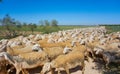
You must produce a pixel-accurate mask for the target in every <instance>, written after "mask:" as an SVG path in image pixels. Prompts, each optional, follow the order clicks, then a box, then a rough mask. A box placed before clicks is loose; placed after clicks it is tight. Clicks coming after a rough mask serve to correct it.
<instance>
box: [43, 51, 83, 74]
mask: <svg viewBox="0 0 120 74" xmlns="http://www.w3.org/2000/svg"><path fill="white" fill-rule="evenodd" d="M84 60H85V57H84V53H81V52H79V51H73V52H70V53H68V54H66V55H60V56H58V57H57V58H56V59H55V60H53V61H52V62H47V64H44V66H43V69H42V71H41V73H42V74H44V73H46V72H47V71H50V69H52V68H56V69H57V70H58V74H60V68H63V69H64V70H65V71H66V72H67V74H70V73H69V69H70V68H75V67H76V66H82V67H83V69H82V74H84V67H85V64H84Z"/></svg>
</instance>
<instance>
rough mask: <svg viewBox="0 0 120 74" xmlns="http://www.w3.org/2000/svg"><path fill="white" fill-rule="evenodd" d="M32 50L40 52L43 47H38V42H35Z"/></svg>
mask: <svg viewBox="0 0 120 74" xmlns="http://www.w3.org/2000/svg"><path fill="white" fill-rule="evenodd" d="M32 51H39V52H41V51H43V48H42V47H40V45H39V44H35V45H33V47H32Z"/></svg>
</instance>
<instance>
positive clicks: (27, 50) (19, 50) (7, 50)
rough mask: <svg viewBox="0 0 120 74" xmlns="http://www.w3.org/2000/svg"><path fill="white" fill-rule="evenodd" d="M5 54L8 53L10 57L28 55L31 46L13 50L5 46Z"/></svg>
mask: <svg viewBox="0 0 120 74" xmlns="http://www.w3.org/2000/svg"><path fill="white" fill-rule="evenodd" d="M6 52H7V53H9V54H10V55H19V54H21V53H29V52H32V46H26V47H14V48H11V47H10V46H7V48H6Z"/></svg>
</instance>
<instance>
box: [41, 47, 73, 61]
mask: <svg viewBox="0 0 120 74" xmlns="http://www.w3.org/2000/svg"><path fill="white" fill-rule="evenodd" d="M71 50H72V49H70V48H68V47H65V48H62V47H51V48H43V51H44V52H46V53H47V54H48V57H49V59H50V60H53V59H55V58H57V57H58V56H59V55H62V54H66V53H69V52H70V51H71Z"/></svg>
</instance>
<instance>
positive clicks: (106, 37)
mask: <svg viewBox="0 0 120 74" xmlns="http://www.w3.org/2000/svg"><path fill="white" fill-rule="evenodd" d="M106 32H107V30H106V29H105V27H104V26H102V27H91V28H80V29H73V30H63V31H59V32H53V33H50V34H37V35H29V36H27V37H24V36H19V37H17V38H13V39H9V40H8V39H2V40H1V41H0V71H1V72H2V71H3V70H4V72H5V74H9V73H10V72H12V71H13V69H15V70H16V74H20V72H22V73H23V74H29V73H28V71H27V70H28V69H33V68H36V67H41V68H42V70H40V73H41V74H46V73H48V72H51V74H54V72H55V71H57V72H58V74H60V73H61V70H65V71H66V73H67V74H70V72H69V69H71V68H75V67H77V66H80V67H81V68H82V69H80V70H81V71H82V74H84V71H85V61H87V62H89V58H92V59H93V60H96V59H100V60H102V61H104V63H105V67H106V68H109V64H110V63H112V62H113V63H116V64H117V63H120V32H116V33H110V34H107V33H106ZM93 62H94V61H93Z"/></svg>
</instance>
